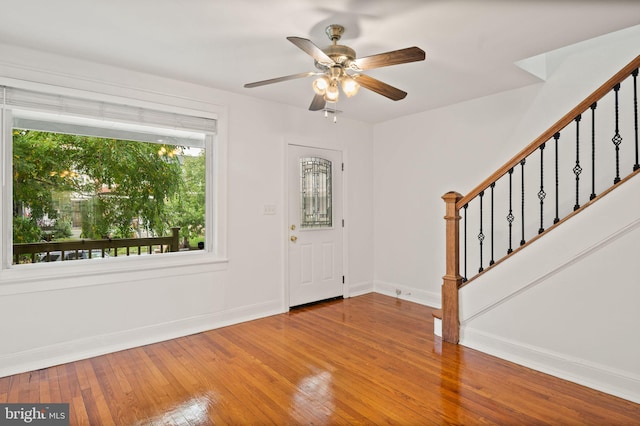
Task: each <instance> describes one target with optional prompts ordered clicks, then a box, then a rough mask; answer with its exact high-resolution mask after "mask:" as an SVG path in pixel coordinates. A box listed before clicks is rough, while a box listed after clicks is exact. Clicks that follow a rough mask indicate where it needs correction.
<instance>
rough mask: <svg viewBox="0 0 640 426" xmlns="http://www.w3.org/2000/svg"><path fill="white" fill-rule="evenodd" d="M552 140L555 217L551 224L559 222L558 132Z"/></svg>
mask: <svg viewBox="0 0 640 426" xmlns="http://www.w3.org/2000/svg"><path fill="white" fill-rule="evenodd" d="M553 139H554V140H555V150H556V217H555V218H554V219H553V223H558V222H560V217H559V216H560V214H559V209H560V195H559V187H560V177H559V175H558V139H560V132H558V133H556V134H555V135H553Z"/></svg>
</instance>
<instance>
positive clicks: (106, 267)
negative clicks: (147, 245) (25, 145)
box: [0, 78, 228, 295]
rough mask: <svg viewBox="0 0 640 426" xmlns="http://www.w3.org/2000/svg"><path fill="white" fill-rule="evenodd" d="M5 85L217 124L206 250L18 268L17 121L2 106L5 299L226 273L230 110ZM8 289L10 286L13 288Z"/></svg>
mask: <svg viewBox="0 0 640 426" xmlns="http://www.w3.org/2000/svg"><path fill="white" fill-rule="evenodd" d="M0 85H2V86H10V87H16V88H21V89H27V90H35V91H41V92H44V93H53V94H59V95H62V96H71V97H81V98H86V99H89V100H93V101H98V102H100V101H102V102H112V103H119V104H124V105H131V106H136V107H140V108H147V109H150V110H158V111H164V112H168V113H177V114H184V115H192V116H194V117H205V118H212V119H215V120H216V121H217V132H216V134H215V135H207V136H206V138H205V149H206V150H205V153H206V154H205V155H206V157H205V161H206V189H205V191H206V195H205V199H206V205H205V216H206V217H205V249H204V250H194V251H188V252H177V253H169V254H166V255H165V254H163V255H162V256H128V257H117V258H109V259H105V260H106V261H105V262H103V261H100V262H53V263H51V264H47V263H37V264H31V265H12V252H13V241H12V240H13V228H12V227H13V214H12V205H13V176H12V160H13V155H12V145H13V144H12V142H13V135H12V128H13V117H12V113H11V109H10V108H5V107H4V106H3V105H0V119H1V121H0V125H1V127H0V128H1V132H0V133H1V134H0V176H1V179H2V182H1V186H2V187H1V190H2V197H1V199H0V202H1V204H2V205H1V208H0V238H1V239H2V243H1V244H0V260H1V264H0V295H2V294H11V293H14V292H16V291H18V292H22V291H25V288H23V289H20V290H16V289H13V287H15V286H14V284H26V283H29V282H31V283H33V284H35V285H34V286H31V287H32V290H33V291H38V290H41V289H42V288H44V287H42V286H41V285H38V284H41V283H42V282H43V280H46V281H55V282H57V285H56V286H54V287H51V286H47V287H46V288H47V289H49V290H51V289H59V288H67V287H74V286H83V285H91V284H87V282H93V283H95V284H99V283H100V282H103V281H104V280H105V279H106V280H108V277H109V275H113V274H122V273H127V272H142V271H148V270H159V269H174V268H176V267H183V266H184V267H190V268H194V267H195V270H197V269H198V265H206V268H205V269H206V270H209V271H210V270H221V269H226V265H227V262H228V259H227V257H226V256H227V232H226V228H227V216H226V211H227V132H226V128H227V111H226V108H225V107H221V106H218V105H210V106H209V107H210V108H207V110H202V109H196V108H194V109H189V108H184V107H177V106H172V105H170V103H169V102H170V99H169V100H165V102H162V103H159V102H150V101H146V100H140V99H130V98H123V97H119V96H111V95H106V94H100V93H94V92H86V91H81V90H76V89H71V88H63V87H59V86H51V85H45V84H40V83H35V82H26V81H21V80H15V79H10V78H0ZM88 276H94V277H95V276H101V277H103V278H101V279H100V280H95V281H94V280H82V278H84V277H88ZM67 277H73V278H79V279H81V280H82V283H80V282H78V280H72V281H73V282H70V283H68V284H62V283H63V280H60V279H64V278H67ZM3 284H9V285H10V287H12V288H8V287H7V286H4V285H3Z"/></svg>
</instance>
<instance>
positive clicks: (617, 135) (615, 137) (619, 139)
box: [611, 83, 622, 184]
mask: <svg viewBox="0 0 640 426" xmlns="http://www.w3.org/2000/svg"><path fill="white" fill-rule="evenodd" d="M613 90H614V92H615V94H616V133H615V135H613V138H612V139H611V141H612V142H613V144H614V145H615V146H616V177H615V179H613V183H614V184H616V183H618V182H620V144H621V143H622V136H620V127H619V125H618V124H619V118H620V115H619V112H618V92H620V83H618V84H616V85H615V86H614V87H613Z"/></svg>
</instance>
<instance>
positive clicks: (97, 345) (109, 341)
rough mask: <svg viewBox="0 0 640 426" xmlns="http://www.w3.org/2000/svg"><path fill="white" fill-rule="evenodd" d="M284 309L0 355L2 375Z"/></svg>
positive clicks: (262, 308) (263, 307) (275, 305)
mask: <svg viewBox="0 0 640 426" xmlns="http://www.w3.org/2000/svg"><path fill="white" fill-rule="evenodd" d="M279 313H282V302H281V301H271V302H267V303H261V304H257V305H251V306H244V307H242V308H239V309H231V310H227V311H223V312H217V313H213V314H208V315H202V316H197V317H191V318H186V319H183V320H179V321H173V322H167V323H162V324H154V325H152V326H149V327H141V328H137V329H131V330H124V331H121V332H117V333H110V334H104V335H98V336H93V337H91V338H85V339H79V340H73V341H69V342H64V343H60V344H56V345H49V346H44V347H40V348H34V349H30V350H27V351H23V352H18V353H13V354H8V355H4V356H0V377H5V376H10V375H13V374H19V373H24V372H27V371H33V370H38V369H42V368H47V367H52V366H55V365H60V364H64V363H68V362H73V361H78V360H82V359H87V358H92V357H95V356H99V355H105V354H108V353H113V352H117V351H121V350H125V349H131V348H135V347H139V346H144V345H149V344H152V343H158V342H162V341H166V340H170V339H175V338H178V337H183V336H188V335H191V334H196V333H201V332H203V331H207V330H213V329H216V328H220V327H225V326H228V325H231V324H237V323H241V322H245V321H251V320H254V319H258V318H263V317H267V316H270V315H275V314H279Z"/></svg>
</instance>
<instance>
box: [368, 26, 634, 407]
mask: <svg viewBox="0 0 640 426" xmlns="http://www.w3.org/2000/svg"><path fill="white" fill-rule="evenodd" d="M639 45H640V29H639V28H635V29H633V30H632V31H629V32H626V33H624V34H622V35H621V34H614V35H612V36H610V37H604V38H602V39H600V40H596V41H594V42H589V43H586V44H584V45H582V46H580V47H579V48H577V49H574V50H567V51H564V52H556V53H554V54H553V55H550V56H549V64H548V65H549V68H548V71H549V75H548V78H547V80H546V81H545V82H541V83H538V84H535V85H532V86H528V87H524V88H520V89H517V90H512V91H508V92H503V93H499V94H496V95H493V96H488V97H485V98H481V99H475V100H472V101H469V102H465V103H460V104H456V105H452V106H448V107H444V108H440V109H437V110H433V111H427V112H424V113H420V114H416V115H413V116H408V117H403V118H400V119H397V120H393V121H389V122H385V123H382V124H378V125H376V128H375V133H374V171H375V174H374V229H375V231H374V232H375V244H374V247H375V252H374V268H375V269H374V288H375V290H376V291H379V292H382V293H387V294H390V295H395V289H399V290H401V291H402V294H401V296H400V297H406V298H407V299H411V300H415V301H418V302H421V303H425V304H427V305H431V306H435V307H439V306H440V303H441V300H440V287H441V284H442V275H444V272H445V263H444V225H445V224H444V220H443V218H442V217H443V215H444V202H443V201H442V200H441V196H442V195H443V194H445V193H446V192H448V191H451V190H454V191H457V192H460V193H462V194H465V193H466V192H468V191H470V190H471V189H473V187H474V186H475V185H477V184H479V183H480V182H481V181H482V180H484V179H485V178H486V177H488V176H489V175H490V174H491V173H492V172H493V171H494V170H496V169H497V168H498V167H499V166H501V165H502V164H503V163H505V162H506V161H507V160H509V159H510V158H511V157H512V156H514V155H515V154H516V153H518V151H520V150H521V149H522V148H524V147H525V146H526V145H527V144H528V143H530V142H531V141H532V140H534V139H535V138H536V137H537V136H538V135H539V134H540V133H542V132H543V131H544V130H546V129H547V128H548V127H549V126H551V125H552V124H553V123H555V122H556V121H557V120H558V119H560V118H561V117H562V116H563V115H565V114H566V113H567V112H569V111H570V110H571V109H572V108H573V107H574V106H575V105H577V104H578V103H579V102H580V101H582V100H583V99H584V98H585V97H586V96H587V95H589V94H590V93H591V92H593V90H595V89H596V88H597V87H598V86H600V85H601V84H602V83H604V82H605V81H606V80H608V79H609V78H610V77H611V76H612V75H613V74H615V73H616V72H617V71H619V70H620V69H621V68H622V67H623V66H625V65H626V64H627V63H629V62H630V61H631V60H632V59H633V58H635V57H636V56H637V55H638V53H639V52H638V49H637V48H638V46H639ZM628 140H629V144H630V143H631V138H628ZM636 194H637V192H636ZM636 198H637V196H636ZM625 208H626V207H625ZM628 208H630V209H632V208H633V207H628ZM636 209H637V207H636ZM504 216H506V212H505V215H504ZM474 232H477V231H474ZM584 232H589V231H588V230H587V231H584ZM634 232H635V233H636V234H637V231H634ZM545 238H546V237H545ZM545 238H543V240H544V239H545ZM630 238H632V237H630ZM518 240H519V238H518ZM618 243H619V244H620V246H617V247H618V248H617V250H618V251H620V250H623V251H624V250H628V251H630V252H631V254H630V257H626V258H621V259H622V263H623V264H626V269H625V268H607V271H608V274H609V278H608V279H607V281H608V282H616V283H621V282H622V283H626V284H628V283H629V279H631V278H632V279H635V280H636V281H637V280H638V272H639V271H638V270H637V266H636V265H637V262H635V263H634V261H633V260H632V259H633V258H634V256H635V259H637V255H638V249H637V244H636V245H635V248H634V246H632V245H629V244H630V243H629V238H627V239H625V240H624V241H623V240H622V239H620V240H619V241H617V244H618ZM582 249H586V247H582ZM529 251H530V250H529ZM604 252H605V251H604V250H603V251H602V253H603V258H602V261H603V262H605V261H608V260H606V259H609V258H607V257H606V256H611V255H612V253H610V252H607V253H608V254H607V255H605V254H604ZM520 254H522V255H523V256H527V258H526V262H527V263H531V264H536V263H537V262H538V261H539V260H541V259H538V258H537V257H536V255H535V254H531V253H529V254H523V253H520ZM520 254H518V256H519V255H520ZM619 260H620V259H619ZM625 262H626V263H625ZM507 263H508V262H507ZM588 265H589V266H590V268H592V269H593V268H595V269H598V268H597V266H593V264H591V263H588ZM583 266H585V269H584V270H581V272H580V273H576V274H573V275H571V274H570V273H567V275H566V276H565V278H567V277H569V279H570V280H571V284H570V285H568V286H565V287H564V288H560V287H558V288H557V289H556V288H554V287H553V286H550V289H549V291H548V292H547V293H546V294H544V296H542V297H537V298H531V299H529V297H530V296H529V294H526V295H519V296H518V297H519V302H518V303H519V304H518V305H517V306H522V305H526V306H528V305H531V306H537V305H539V304H540V302H541V300H543V299H545V298H549V297H552V296H553V297H561V296H562V297H566V298H571V297H574V296H571V293H570V292H567V291H565V290H566V288H568V287H570V286H573V287H576V286H578V285H579V284H580V283H582V282H584V285H585V286H587V287H588V288H589V289H591V288H592V287H593V286H596V288H598V289H599V290H597V291H594V290H589V291H585V292H582V293H581V294H580V297H581V299H582V298H586V299H588V300H587V301H586V303H585V304H584V305H580V306H582V309H583V310H582V311H581V314H580V315H579V316H578V318H583V317H584V316H585V315H594V316H599V315H601V314H600V312H598V311H597V310H595V309H593V307H594V306H595V305H597V304H598V302H599V301H600V293H601V292H603V291H607V290H605V288H607V286H608V284H606V283H602V282H601V279H602V278H603V277H602V275H595V274H591V273H590V272H592V269H588V268H586V265H583ZM572 267H577V268H580V266H579V265H575V266H572ZM629 268H636V269H633V270H630V269H629ZM498 269H500V265H499V267H498V268H496V270H498ZM512 274H513V272H512ZM513 278H514V276H513V275H509V276H508V277H501V280H502V281H501V283H502V284H504V285H510V281H511V280H512V279H513ZM585 281H586V282H585ZM473 285H475V283H471V284H470V285H469V288H472V287H473ZM636 287H637V286H636ZM485 289H486V291H489V292H491V291H492V290H491V286H488V288H485ZM623 289H624V290H630V289H629V288H623ZM620 290H621V289H620V288H617V289H616V290H614V292H618V291H620ZM514 291H515V289H514ZM489 294H492V293H489ZM633 294H637V293H633V292H631V293H629V295H631V296H633ZM503 297H504V295H503ZM618 297H625V296H618ZM563 300H564V302H566V303H569V301H568V300H566V299H563ZM636 300H637V297H636ZM564 302H558V303H560V304H562V303H564ZM514 306H515V305H514ZM571 306H575V305H573V304H572V305H571ZM502 309H503V311H502V316H501V317H500V321H506V322H508V323H510V324H513V327H514V328H515V329H510V333H511V334H506V335H504V336H503V335H501V332H502V330H500V329H499V328H494V327H495V324H496V322H495V321H492V322H491V323H490V322H489V321H488V320H486V321H485V320H484V319H483V321H477V322H476V321H474V322H473V323H470V324H468V327H469V329H471V328H473V330H474V331H477V333H476V334H475V336H478V335H480V334H482V333H497V335H498V336H500V337H504V338H505V339H507V340H508V341H509V342H510V343H511V344H512V345H513V346H512V347H511V348H509V349H510V350H512V351H515V349H516V348H517V347H518V346H519V348H520V349H522V348H523V347H527V346H528V345H535V347H536V348H542V350H546V351H548V353H556V352H557V353H559V354H561V355H560V356H561V357H562V356H563V355H566V356H567V357H569V358H570V359H573V358H574V357H575V356H577V355H576V352H577V353H579V354H580V356H582V357H584V359H589V356H588V355H586V354H585V352H588V349H585V345H584V344H585V343H586V342H585V341H581V342H577V341H575V340H571V341H565V342H564V343H563V345H560V346H559V345H558V341H557V336H553V337H552V336H551V335H550V334H549V333H546V332H544V331H543V332H542V333H538V332H537V331H539V329H538V328H537V324H538V323H537V322H536V321H539V318H538V317H537V316H536V315H533V314H531V315H529V316H528V317H526V318H522V322H518V321H516V318H519V317H516V311H515V309H512V308H509V305H508V304H507V305H505V307H504V308H502ZM532 309H535V308H532ZM636 311H637V310H636ZM531 312H533V311H531ZM573 314H574V313H573ZM573 314H572V315H573ZM487 315H488V314H487ZM496 315H497V314H496ZM540 315H542V313H540ZM615 315H620V318H617V319H616V324H617V325H621V326H622V325H625V324H626V325H625V326H624V330H625V331H624V333H626V336H627V340H624V341H620V340H619V339H617V338H618V337H619V335H615V336H616V339H617V340H616V342H615V343H616V344H615V345H613V346H615V349H614V348H613V347H611V348H610V351H609V352H607V351H605V350H602V351H600V352H599V353H598V355H597V357H595V358H594V359H591V361H589V362H593V363H597V365H598V366H601V367H602V368H600V370H598V371H597V373H594V375H592V376H591V377H589V380H588V381H589V383H590V384H591V385H594V384H595V383H598V386H599V388H600V389H603V390H606V391H608V392H611V393H615V394H618V395H620V396H623V397H626V398H631V399H635V400H637V398H638V394H637V392H636V393H635V394H633V396H630V395H631V393H630V392H628V391H629V386H628V385H629V384H630V383H633V384H635V385H636V386H637V375H638V371H637V366H636V367H634V369H629V362H628V361H629V360H628V359H627V360H626V361H625V364H624V365H625V367H624V368H620V370H619V371H620V374H621V375H622V376H623V377H626V378H629V377H631V378H632V379H631V382H628V381H626V382H625V383H624V384H621V383H618V382H616V381H615V380H613V377H612V375H611V374H607V373H606V372H605V373H603V371H605V370H606V371H609V370H607V369H610V371H614V370H616V369H617V368H618V367H621V365H619V364H620V360H619V359H618V358H616V357H615V356H608V354H610V353H613V352H617V351H627V352H628V353H629V354H631V356H634V355H637V354H638V348H639V345H640V341H639V340H638V339H635V338H634V337H635V334H634V333H636V328H637V324H638V317H637V314H632V313H631V312H629V311H628V310H627V311H621V312H618V311H617V312H616V313H615ZM634 315H635V316H634ZM486 318H489V317H488V316H487V317H486ZM491 318H494V317H493V316H492V317H491ZM563 318H565V313H564V312H560V313H559V314H558V315H557V317H554V320H562V319H563ZM600 318H601V319H602V322H603V325H602V326H601V327H598V328H597V330H598V333H599V332H609V328H608V327H607V326H605V325H604V324H605V323H607V321H608V319H607V318H605V317H604V314H602V316H600ZM525 322H526V324H525ZM592 323H593V322H590V324H592ZM540 324H541V325H542V324H546V327H547V328H552V327H553V326H554V325H553V321H551V323H550V324H549V323H547V322H545V323H540ZM543 327H544V326H543ZM532 329H535V330H536V332H535V333H534V332H533V331H532ZM605 329H606V330H605ZM543 330H545V331H546V329H543ZM565 332H566V329H565ZM598 333H596V334H598ZM529 334H533V337H532V339H534V338H535V339H536V340H529ZM636 334H637V333H636ZM467 336H468V334H467ZM547 336H548V338H547ZM610 337H611V335H610ZM580 338H581V339H587V337H586V336H584V335H581V336H580ZM598 338H599V336H596V335H594V336H592V337H591V339H598ZM462 343H463V344H469V345H472V343H471V340H470V339H469V340H464V339H463V340H462ZM567 344H568V345H569V346H571V347H575V348H576V350H575V351H570V352H567V351H565V349H566V346H567ZM573 345H575V346H573ZM473 346H476V347H480V346H479V345H476V344H475V343H474V344H473ZM487 348H488V345H487V346H485V347H484V349H485V350H486V349H487ZM501 349H503V348H501ZM494 353H497V351H494ZM513 353H516V352H513ZM508 355H509V350H502V352H501V353H500V356H503V357H505V358H508ZM510 359H512V360H515V361H516V362H523V361H522V358H519V359H516V357H515V356H514V357H511V358H510ZM554 359H557V358H554ZM634 359H637V357H636V358H634ZM546 361H550V358H546V359H545V362H546ZM527 365H530V366H532V367H534V368H539V369H541V365H540V364H537V365H533V363H529V364H527ZM636 365H637V364H636ZM547 367H548V368H547V369H546V370H545V371H550V372H551V371H552V372H554V374H557V375H559V376H561V377H565V378H568V379H570V380H576V375H575V374H572V372H571V370H570V369H568V368H566V367H567V366H566V365H558V364H554V365H547ZM610 371H609V372H610ZM582 372H583V371H581V373H582ZM596 376H599V377H596ZM625 380H626V379H625ZM623 381H624V380H623ZM585 382H586V380H585Z"/></svg>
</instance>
